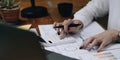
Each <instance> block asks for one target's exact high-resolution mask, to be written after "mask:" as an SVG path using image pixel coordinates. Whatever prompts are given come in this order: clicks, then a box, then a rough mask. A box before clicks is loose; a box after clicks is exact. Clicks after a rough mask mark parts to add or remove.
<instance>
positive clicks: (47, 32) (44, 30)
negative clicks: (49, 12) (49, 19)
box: [39, 24, 76, 46]
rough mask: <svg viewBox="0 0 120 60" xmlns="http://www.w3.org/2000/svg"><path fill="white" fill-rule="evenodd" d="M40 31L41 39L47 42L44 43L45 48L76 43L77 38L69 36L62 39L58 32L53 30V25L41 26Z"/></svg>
mask: <svg viewBox="0 0 120 60" xmlns="http://www.w3.org/2000/svg"><path fill="white" fill-rule="evenodd" d="M39 30H40V33H41V37H42V38H43V39H44V40H45V41H46V43H43V45H44V46H55V45H60V44H67V43H73V42H75V41H76V38H75V37H73V36H71V35H67V36H66V38H64V39H60V37H59V35H58V34H57V32H56V31H55V30H54V29H53V25H52V24H51V25H39Z"/></svg>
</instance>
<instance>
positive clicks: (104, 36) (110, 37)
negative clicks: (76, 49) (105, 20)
mask: <svg viewBox="0 0 120 60" xmlns="http://www.w3.org/2000/svg"><path fill="white" fill-rule="evenodd" d="M117 39H118V31H117V30H106V31H105V32H102V33H100V34H98V35H95V36H93V37H91V38H88V39H87V40H85V41H84V42H83V48H88V50H90V49H91V48H93V47H94V46H98V45H99V47H98V49H97V52H99V51H101V50H102V49H103V48H104V47H105V46H106V45H108V44H109V43H111V42H113V41H114V42H115V41H116V40H117ZM88 45H90V46H89V47H88Z"/></svg>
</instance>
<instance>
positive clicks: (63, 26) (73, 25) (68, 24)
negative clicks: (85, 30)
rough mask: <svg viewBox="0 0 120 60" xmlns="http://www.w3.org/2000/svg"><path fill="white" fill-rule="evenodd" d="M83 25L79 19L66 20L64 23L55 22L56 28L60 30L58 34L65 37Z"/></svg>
mask: <svg viewBox="0 0 120 60" xmlns="http://www.w3.org/2000/svg"><path fill="white" fill-rule="evenodd" d="M81 27H82V23H81V22H80V21H79V20H71V19H68V20H64V22H62V23H56V22H55V23H54V29H55V30H56V31H57V32H58V35H59V36H60V38H61V39H63V38H64V37H65V36H66V34H68V33H76V32H78V31H79V30H80V28H81Z"/></svg>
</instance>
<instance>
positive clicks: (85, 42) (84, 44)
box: [83, 37, 94, 48]
mask: <svg viewBox="0 0 120 60" xmlns="http://www.w3.org/2000/svg"><path fill="white" fill-rule="evenodd" d="M93 40H94V38H93V37H91V38H89V39H87V40H85V41H84V42H83V48H86V47H87V46H88V44H89V43H90V42H92V41H93Z"/></svg>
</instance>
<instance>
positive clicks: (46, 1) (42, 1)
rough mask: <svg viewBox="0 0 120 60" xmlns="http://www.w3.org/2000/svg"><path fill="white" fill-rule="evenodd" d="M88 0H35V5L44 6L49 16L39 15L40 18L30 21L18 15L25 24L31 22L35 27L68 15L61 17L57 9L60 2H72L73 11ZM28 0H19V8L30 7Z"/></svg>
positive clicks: (59, 19)
mask: <svg viewBox="0 0 120 60" xmlns="http://www.w3.org/2000/svg"><path fill="white" fill-rule="evenodd" d="M88 1H89V0H35V4H36V6H44V7H46V8H47V10H48V12H49V16H45V17H41V18H34V19H32V20H33V21H30V20H29V19H27V18H23V17H21V16H20V20H22V21H24V23H25V24H32V28H37V30H38V26H37V25H40V24H53V22H55V21H56V22H62V21H64V20H65V19H68V18H70V17H66V18H65V17H61V16H60V14H59V12H58V9H57V4H58V3H60V2H71V3H73V13H75V12H76V11H78V10H79V9H80V8H82V7H83V6H85V5H86V4H87V2H88ZM30 6H31V4H30V0H21V4H20V9H21V10H22V9H24V8H26V7H30Z"/></svg>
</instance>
